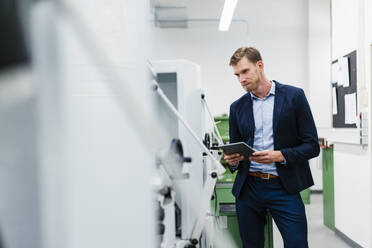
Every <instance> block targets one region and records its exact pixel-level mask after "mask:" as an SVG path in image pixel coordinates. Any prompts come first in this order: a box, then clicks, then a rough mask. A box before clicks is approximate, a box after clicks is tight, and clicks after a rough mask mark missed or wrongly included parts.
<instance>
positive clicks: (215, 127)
mask: <svg viewBox="0 0 372 248" xmlns="http://www.w3.org/2000/svg"><path fill="white" fill-rule="evenodd" d="M202 100H203V102H204V106H205V108H206V109H207V112H208V114H209V117H210V118H211V120H212V123H213V128H214V129H215V130H216V133H217V137H216V138H217V141H218V145H220V146H222V145H223V141H222V137H221V134H220V131H219V130H218V128H217V125H216V122H215V121H214V118H213V115H212V112H211V111H210V109H209V106H208V103H207V101H206V100H205V96H204V97H202Z"/></svg>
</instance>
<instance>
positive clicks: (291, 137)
mask: <svg viewBox="0 0 372 248" xmlns="http://www.w3.org/2000/svg"><path fill="white" fill-rule="evenodd" d="M254 123H255V122H254V116H253V106H252V99H251V95H250V93H247V94H245V95H244V96H242V97H241V98H239V99H238V100H236V101H235V102H233V103H232V104H231V106H230V118H229V126H230V143H234V142H239V141H244V142H246V143H247V144H249V145H250V146H253V141H254V130H255V124H254ZM273 135H274V150H280V151H281V152H282V154H283V156H284V158H285V159H286V161H287V163H286V165H281V164H280V163H276V168H277V171H278V174H279V179H280V181H281V183H282V186H283V187H284V189H285V190H286V191H287V192H288V193H290V194H293V193H297V192H300V191H302V190H304V189H306V188H308V187H310V186H312V185H314V181H313V178H312V175H311V171H310V167H309V162H308V160H309V159H311V158H313V157H316V156H318V155H319V152H320V148H319V144H318V134H317V131H316V127H315V123H314V120H313V116H312V114H311V110H310V106H309V104H308V102H307V100H306V97H305V94H304V91H303V90H302V89H300V88H296V87H293V86H289V85H284V84H280V83H278V82H276V81H275V100H274V113H273ZM249 167H250V161H244V162H240V163H239V165H238V166H237V167H235V168H232V167H230V170H231V171H235V170H238V174H237V176H236V179H235V182H234V186H233V189H232V193H233V195H234V196H235V197H238V196H239V194H240V191H241V189H242V187H243V185H244V182H245V180H246V178H247V176H248V172H249Z"/></svg>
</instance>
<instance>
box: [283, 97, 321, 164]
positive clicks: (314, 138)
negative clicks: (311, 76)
mask: <svg viewBox="0 0 372 248" xmlns="http://www.w3.org/2000/svg"><path fill="white" fill-rule="evenodd" d="M295 103H296V112H295V113H296V123H297V134H298V138H299V139H300V140H301V144H300V145H298V146H296V147H291V148H283V149H282V150H281V152H282V154H283V156H284V158H285V160H286V163H287V164H288V165H296V164H300V163H303V162H304V161H306V160H309V159H311V158H314V157H316V156H318V155H319V152H320V147H319V143H318V134H317V131H316V127H315V123H314V119H313V116H312V114H311V110H310V106H309V103H308V102H307V99H306V96H305V94H304V91H303V90H300V92H299V93H298V95H297V97H296V100H295Z"/></svg>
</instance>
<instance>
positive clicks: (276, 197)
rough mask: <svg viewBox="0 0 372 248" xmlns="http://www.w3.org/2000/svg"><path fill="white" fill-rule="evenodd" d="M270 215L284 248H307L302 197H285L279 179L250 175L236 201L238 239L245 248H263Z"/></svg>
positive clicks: (298, 195)
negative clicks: (267, 213) (268, 212)
mask: <svg viewBox="0 0 372 248" xmlns="http://www.w3.org/2000/svg"><path fill="white" fill-rule="evenodd" d="M267 210H269V211H270V213H271V215H272V217H273V219H274V221H275V223H276V225H277V227H278V229H279V231H280V233H281V235H282V238H283V242H284V247H285V248H308V243H307V221H306V215H305V206H304V204H303V202H302V199H301V196H300V194H299V193H297V194H288V193H286V192H285V191H284V189H283V188H282V186H281V184H280V181H279V179H278V178H274V179H269V180H266V179H261V178H258V177H254V176H251V175H249V176H248V178H247V180H246V182H245V185H244V187H243V189H242V191H241V193H240V195H239V197H238V198H237V199H236V211H237V216H238V222H239V230H240V236H241V238H242V242H243V247H244V248H263V247H264V242H265V236H264V226H265V224H266V212H267Z"/></svg>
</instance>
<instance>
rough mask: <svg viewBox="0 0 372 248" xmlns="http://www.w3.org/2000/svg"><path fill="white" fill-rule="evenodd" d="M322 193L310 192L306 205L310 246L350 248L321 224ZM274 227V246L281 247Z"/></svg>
mask: <svg viewBox="0 0 372 248" xmlns="http://www.w3.org/2000/svg"><path fill="white" fill-rule="evenodd" d="M322 201H323V199H322V194H311V204H310V205H305V206H306V215H307V221H308V230H309V247H310V248H350V246H349V245H348V244H346V243H345V242H344V241H343V240H342V239H341V238H339V237H338V236H336V235H335V233H334V232H333V231H331V230H330V229H328V228H327V227H326V226H324V225H323V202H322ZM273 226H274V227H273V229H274V248H282V247H283V240H282V237H281V236H280V233H279V230H278V228H277V227H276V225H275V224H274V225H273Z"/></svg>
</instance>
